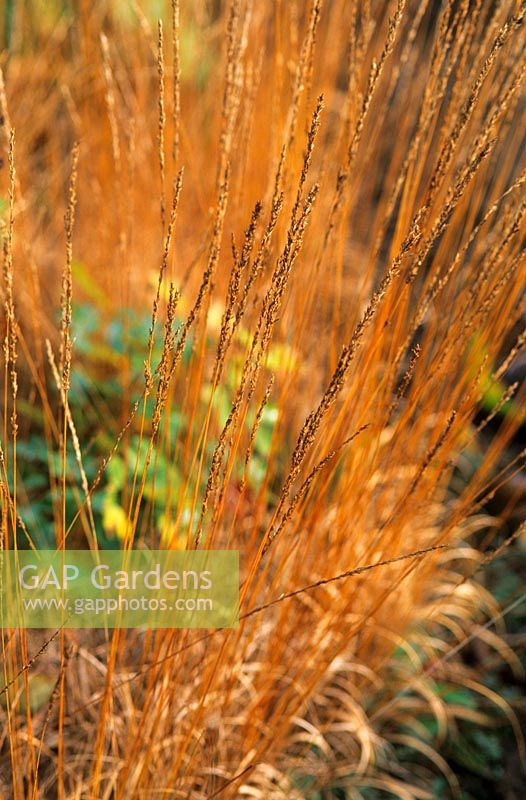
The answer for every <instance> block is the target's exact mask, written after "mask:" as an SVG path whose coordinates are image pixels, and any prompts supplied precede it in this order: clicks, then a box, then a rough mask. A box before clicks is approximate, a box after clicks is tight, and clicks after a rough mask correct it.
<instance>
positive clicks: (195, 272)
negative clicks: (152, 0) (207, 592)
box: [0, 0, 526, 800]
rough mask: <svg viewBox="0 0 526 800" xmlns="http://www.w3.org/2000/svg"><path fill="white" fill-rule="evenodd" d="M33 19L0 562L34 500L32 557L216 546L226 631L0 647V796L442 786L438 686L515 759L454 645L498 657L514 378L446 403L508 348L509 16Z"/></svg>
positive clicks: (390, 5)
mask: <svg viewBox="0 0 526 800" xmlns="http://www.w3.org/2000/svg"><path fill="white" fill-rule="evenodd" d="M8 5H9V8H11V6H12V4H11V3H9V4H8ZM17 5H18V4H15V7H16V6H17ZM65 5H66V11H64V9H62V7H61V9H58V8H57V9H55V6H54V4H49V8H48V9H47V11H46V13H45V14H44V12H42V17H41V18H39V12H38V9H39V8H40V4H39V3H37V2H31V3H28V4H26V5H24V6H23V8H22V4H21V5H20V10H19V11H17V13H16V14H15V17H14V22H13V21H11V23H10V25H11V26H12V29H10V30H11V34H10V36H11V38H10V39H9V41H8V38H7V36H6V34H5V32H4V34H5V35H4V38H5V41H6V42H8V44H9V48H7V49H6V50H5V51H4V53H3V55H2V57H1V60H0V65H1V72H0V106H1V115H2V126H1V128H0V144H1V148H2V151H3V153H4V154H5V155H4V166H3V168H2V169H1V170H0V198H1V199H2V201H3V202H2V205H1V206H0V215H1V220H2V237H3V284H2V300H3V307H4V309H5V320H4V323H3V335H4V369H3V412H2V420H1V421H2V428H1V437H2V438H1V442H0V445H1V451H0V457H1V458H0V481H1V498H2V547H3V548H9V547H14V546H15V544H16V543H18V546H24V547H27V546H33V545H34V543H35V542H36V540H37V539H38V536H39V534H40V533H41V532H40V531H38V530H35V529H34V528H32V524H31V519H32V517H31V513H27V514H26V513H25V512H24V510H23V509H24V508H31V504H36V503H37V501H38V502H40V501H43V498H44V499H45V498H47V500H46V502H49V508H50V511H49V524H50V526H51V527H50V529H51V530H52V532H53V541H52V546H57V547H61V548H62V547H65V546H68V547H73V548H75V547H76V548H82V547H84V548H87V547H97V546H98V544H97V542H100V534H101V532H103V533H104V535H105V536H106V537H107V538H110V539H112V541H113V542H114V543H118V545H119V546H122V547H158V548H181V549H185V548H186V549H192V548H210V549H230V548H233V549H237V550H239V552H240V565H241V588H240V624H239V626H238V627H237V628H235V629H231V630H210V631H191V630H176V629H173V630H156V631H146V632H145V631H140V630H114V631H110V632H104V631H73V630H71V631H70V630H61V631H59V632H56V631H50V632H49V633H48V632H44V633H42V635H40V634H39V633H36V632H34V631H22V630H21V631H12V630H3V631H2V664H3V683H2V685H3V687H4V689H3V693H2V695H3V699H2V702H1V705H0V719H1V724H0V795H1V796H2V797H5V798H13V799H14V800H21V798H32V799H34V800H36V798H48V797H56V798H58V799H59V800H65V799H66V798H71V799H73V798H108V799H109V798H116V799H117V798H118V799H119V800H128V799H130V800H131V799H132V798H154V797H160V796H163V795H165V796H167V797H171V798H190V797H191V798H195V800H200V799H201V798H203V800H204V798H212V797H222V798H225V799H226V798H229V797H231V798H233V797H241V798H298V800H301V798H315V797H321V795H318V794H316V792H317V791H318V790H321V789H327V788H328V787H333V788H334V787H339V788H340V789H341V790H342V791H345V792H346V794H345V795H344V796H346V797H349V798H351V797H352V798H355V797H356V798H357V797H360V796H363V794H362V793H363V792H364V791H365V788H366V787H369V788H372V789H376V790H378V791H384V792H391V793H392V794H394V795H395V796H397V797H414V798H426V797H432V796H433V795H432V794H431V793H430V791H429V789H428V787H427V786H426V783H425V781H423V780H422V779H421V777H420V776H419V774H417V773H415V774H400V773H399V772H397V771H396V770H395V769H394V768H393V760H392V748H393V746H394V745H396V744H404V745H407V746H409V747H414V748H415V749H416V750H418V751H419V752H420V753H421V755H422V756H423V757H425V758H427V759H428V760H429V761H430V763H431V764H432V765H433V766H434V768H435V769H436V770H438V771H439V772H442V773H443V774H445V776H446V778H447V780H448V782H449V785H450V788H451V791H452V792H453V794H455V793H457V795H458V792H459V789H458V781H457V778H456V777H455V775H454V774H453V772H452V771H451V769H450V767H449V766H448V764H447V763H446V762H445V760H444V759H443V757H442V756H441V755H440V753H439V752H438V749H439V745H440V742H441V741H443V740H444V739H445V737H446V736H447V735H448V731H449V730H451V729H452V728H454V727H455V725H456V723H457V721H458V720H459V719H470V720H471V721H473V720H475V721H476V722H478V723H480V724H482V723H483V722H484V720H485V719H486V718H487V716H489V713H490V712H489V710H488V711H487V714H485V713H483V712H479V711H473V710H472V709H470V708H467V707H462V706H460V705H458V706H454V705H453V706H452V705H448V704H447V703H446V702H445V701H444V700H443V699H442V698H441V697H440V694H439V693H438V692H437V688H436V687H437V686H438V685H439V684H440V683H450V684H455V685H457V684H458V685H461V686H464V687H469V688H470V689H472V690H473V691H474V692H477V693H479V694H480V695H481V697H482V698H483V700H484V702H486V703H487V705H488V709H489V707H490V706H491V705H493V706H496V707H498V708H500V709H501V710H504V712H505V713H506V714H507V715H508V717H509V720H510V721H511V724H512V725H513V726H514V730H515V732H516V735H517V740H518V743H519V749H520V750H521V752H522V749H523V744H522V739H521V733H520V725H519V722H518V720H517V717H516V716H515V714H514V712H513V710H512V709H511V708H510V707H509V706H508V705H507V704H506V703H505V702H504V701H503V700H502V699H501V698H500V697H499V695H498V694H497V693H495V692H494V691H493V690H491V689H490V688H488V687H487V686H485V685H484V683H483V681H482V680H481V679H480V675H478V674H477V672H476V670H475V669H474V668H472V667H469V666H468V665H467V664H466V663H465V662H464V661H463V660H462V659H461V652H462V650H463V648H464V647H465V646H466V645H467V644H469V643H470V642H471V641H473V639H474V638H475V637H478V638H480V639H481V640H482V641H484V642H485V643H486V644H487V645H488V646H489V647H490V648H493V649H495V650H496V651H497V652H498V653H499V655H500V656H501V657H502V658H504V659H505V660H507V661H508V662H509V663H510V666H511V667H512V669H514V670H517V671H519V670H520V662H519V660H518V657H517V655H516V654H515V653H514V652H513V651H512V650H511V649H510V648H509V646H508V645H507V644H506V643H505V641H504V639H503V638H499V636H498V634H499V633H500V634H502V633H503V627H502V624H501V620H502V618H503V615H505V613H506V611H507V609H508V607H510V608H511V606H512V605H513V603H515V602H516V600H517V598H515V597H513V598H511V599H510V600H509V603H508V604H507V605H506V604H505V605H504V608H502V607H499V605H498V604H497V602H496V601H495V600H494V599H493V598H492V597H491V595H490V594H489V592H487V591H486V589H485V588H484V587H483V585H482V584H481V583H480V582H479V580H478V579H479V577H480V571H477V570H479V567H480V568H481V565H482V566H484V564H487V563H488V560H489V559H492V558H494V557H495V551H494V549H492V548H495V547H498V546H497V545H495V544H494V543H493V544H492V537H493V536H494V535H496V532H497V531H498V529H499V527H502V526H503V525H504V524H506V523H507V522H509V520H510V519H511V518H512V517H513V514H514V509H515V508H516V507H517V505H518V503H519V502H520V500H521V498H520V496H519V493H518V492H515V493H513V492H511V494H510V498H509V500H508V502H507V504H506V506H505V508H504V509H503V510H502V513H501V515H500V517H499V518H498V519H497V520H496V521H495V520H492V519H490V518H489V516H488V513H487V508H486V505H487V502H488V500H489V499H490V498H492V497H494V496H495V493H496V492H497V491H499V489H501V487H502V486H503V485H505V484H508V483H509V482H510V481H511V480H512V479H513V478H515V477H516V476H517V474H519V473H520V471H521V469H522V468H523V465H524V450H522V451H518V452H515V451H512V450H511V449H510V448H512V446H514V442H515V441H516V438H517V434H518V432H519V431H520V430H521V427H522V428H523V426H524V411H523V408H524V406H523V405H522V404H521V403H522V401H523V400H524V391H525V390H524V385H523V384H522V385H521V384H520V383H519V382H516V383H514V384H513V386H512V387H511V388H510V389H508V390H507V393H505V394H502V392H501V394H500V395H499V396H498V399H497V401H496V405H495V406H494V408H493V410H492V411H490V410H487V411H486V418H485V419H481V418H480V409H481V408H483V407H484V405H483V402H484V398H486V397H487V396H488V394H489V393H491V391H492V390H495V389H498V387H499V385H500V381H501V378H502V376H503V375H504V373H505V372H506V370H507V369H508V368H509V366H510V364H511V363H512V362H513V360H514V359H515V358H516V357H517V356H518V355H520V354H521V352H522V351H523V348H524V344H525V333H524V314H525V306H524V285H525V277H526V270H525V250H524V234H525V216H526V196H525V185H526V171H525V170H526V165H525V163H524V152H525V151H524V129H525V123H526V97H525V94H524V75H525V72H526V46H525V44H526V43H525V37H524V30H525V25H524V17H525V14H526V4H525V3H524V2H517V1H516V0H504V1H503V2H499V3H492V2H474V3H469V2H465V1H464V0H461V1H460V2H455V1H454V0H444V2H442V3H441V4H438V3H431V2H429V0H418V2H417V0H396V1H394V0H385V2H384V1H383V0H382V2H380V0H378V1H376V0H375V2H363V3H362V2H356V0H331V2H329V0H325V2H322V0H301V1H299V2H298V0H294V1H292V0H291V2H276V3H274V2H268V1H267V0H261V1H260V2H253V0H230V2H214V3H208V2H204V0H196V2H193V3H178V2H177V0H173V3H172V5H171V7H170V8H166V9H165V12H166V13H165V14H164V16H163V18H162V20H161V21H160V22H159V23H158V26H157V27H156V23H154V22H153V20H152V19H151V15H149V10H148V8H147V4H145V3H143V4H142V6H141V4H139V3H132V4H125V3H123V4H121V3H119V2H115V3H106V2H101V3H97V4H95V3H87V2H82V1H81V2H79V3H76V4H72V6H71V9H70V8H69V4H65ZM24 9H25V10H24ZM76 303H78V304H81V303H89V304H91V306H90V307H91V308H92V309H93V313H95V309H96V312H97V315H98V316H97V317H96V319H95V317H94V318H93V319H94V320H95V322H94V328H95V330H94V332H93V331H92V333H90V334H89V335H90V336H91V337H94V340H95V341H96V342H97V344H96V348H97V349H96V351H95V354H94V355H93V354H86V350H85V349H84V345H85V339H84V338H83V337H84V336H87V335H88V334H85V333H83V330H84V329H82V328H76V325H77V321H76ZM122 310H124V312H125V313H124V320H125V321H124V324H123V327H122V334H121V339H122V341H121V340H119V342H120V344H119V346H118V347H117V345H112V347H108V345H107V344H105V343H104V341H103V337H102V331H103V330H104V329H105V328H107V327H108V326H109V325H111V324H112V323H114V322H115V321H116V320H117V318H118V314H119V313H121V311H122ZM145 311H147V312H148V314H149V315H150V316H149V317H148V319H149V323H148V326H147V328H146V329H145V337H144V341H143V342H142V345H143V350H142V351H141V353H140V354H139V355H140V359H139V360H140V361H141V369H140V370H139V371H137V370H136V369H135V368H134V363H135V362H134V361H133V357H134V356H135V357H136V356H137V353H136V352H135V353H134V352H133V348H134V347H135V345H133V346H130V342H131V343H133V341H134V340H133V338H132V334H131V330H132V328H133V325H134V324H135V323H136V321H137V320H138V319H139V318H140V317H141V315H143V314H144V312H145ZM57 320H58V321H57ZM90 330H91V329H90ZM97 333H99V334H100V338H99V339H97ZM121 344H122V347H121ZM142 345H141V346H142ZM112 348H113V349H112ZM119 348H120V349H119ZM55 353H56V355H55ZM83 360H86V363H87V362H88V360H89V363H91V364H92V369H93V374H94V375H95V374H96V375H97V380H98V381H99V383H98V384H97V387H100V386H105V385H107V386H109V385H110V384H111V386H112V387H114V388H113V389H112V391H113V394H112V395H111V398H112V399H111V400H108V397H109V396H110V395H108V396H105V395H104V390H102V389H100V388H97V387H96V386H95V383H93V385H91V384H90V383H89V382H88V383H87V384H83V386H84V388H83V390H82V392H83V393H82V402H81V403H80V404H79V403H78V402H76V401H75V398H74V396H73V390H74V388H75V386H76V385H77V384H76V383H75V380H76V375H75V373H76V372H77V376H78V375H80V374H81V369H82V366H83ZM93 365H94V366H93ZM115 387H116V388H115ZM219 406H220V407H221V412H220V413H219V412H218V407H219ZM509 407H512V408H513V409H514V411H513V413H506V414H505V415H504V414H503V413H502V412H503V409H504V408H506V409H508V408H509ZM495 418H498V419H499V421H500V424H499V425H498V426H497V427H496V428H495V427H494V425H493V423H494V421H495ZM174 419H179V420H180V422H179V423H178V424H177V425H175V424H174V422H173V420H174ZM483 429H484V432H485V433H486V434H488V432H489V431H490V430H492V431H494V434H493V436H492V437H491V438H489V437H488V438H487V439H486V440H485V442H486V444H485V445H484V447H483V448H482V451H481V453H480V458H479V459H478V463H477V464H476V467H474V468H473V469H472V470H471V471H470V474H469V475H468V477H467V478H466V480H465V481H462V482H461V485H460V486H459V482H458V480H456V481H455V476H458V471H459V464H462V463H464V462H463V459H464V458H465V457H466V454H467V453H469V452H470V448H472V446H473V442H474V441H476V440H477V436H479V435H480V434H481V433H482V430H483ZM35 430H38V431H40V433H41V438H40V439H39V441H40V442H41V444H42V446H43V448H44V451H45V455H44V461H47V463H46V468H45V470H41V472H40V473H39V474H40V476H41V474H42V471H43V472H45V475H44V477H45V481H44V486H43V487H42V486H41V485H40V484H39V487H40V488H39V489H38V490H35V489H33V488H32V486H31V484H30V482H28V479H27V475H28V472H27V469H26V466H25V465H24V464H21V458H22V456H20V455H18V456H17V451H18V450H19V449H20V443H23V442H26V441H33V442H34V441H35V439H34V433H35ZM81 431H82V432H84V433H80V432H81ZM265 431H266V432H267V434H266V436H267V438H266V440H265V442H266V443H265V448H264V449H262V447H261V446H260V442H261V441H262V435H263V433H264V432H265ZM32 436H33V439H31V437H32ZM33 446H35V445H33ZM23 452H24V453H25V456H24V458H25V459H28V458H29V456H28V450H27V448H25V449H24V450H23ZM93 453H96V454H101V456H100V458H99V459H98V461H97V464H96V469H95V472H94V474H93V475H89V470H88V468H87V463H88V460H89V459H92V458H93ZM262 453H263V455H262ZM510 453H512V454H511V455H510ZM56 455H58V458H55V456H56ZM69 456H71V458H69ZM32 457H33V456H32V455H31V458H32ZM116 465H121V468H122V470H124V474H125V477H124V478H122V480H121V482H120V483H119V484H118V491H117V490H116V489H115V486H117V484H116V483H115V481H116V480H117V479H116V478H115V474H116V472H115V470H116ZM453 485H454V486H455V487H456V488H455V490H452V486H453ZM161 492H162V494H161ZM161 496H162V498H163V499H162V506H163V507H162V513H159V510H158V504H159V502H160V500H159V498H160V497H161ZM99 501H100V502H99ZM110 501H111V502H110ZM101 509H102V510H101ZM477 531H483V533H484V535H483V536H482V537H481V538H482V539H483V545H482V546H481V547H480V548H478V547H475V545H474V544H473V540H474V539H475V537H476V534H477ZM521 531H522V532H521ZM522 534H523V529H519V531H518V532H517V531H516V532H515V533H513V534H512V537H511V538H513V539H514V540H516V539H518V538H519V537H520V536H521V535H522ZM510 541H511V539H510ZM22 543H23V544H22ZM508 544H509V542H508ZM497 551H498V552H500V550H497ZM494 624H495V625H496V628H497V633H494V632H493V627H492V626H493V625H494ZM395 652H396V654H395ZM39 685H40V686H44V687H47V691H46V692H44V699H43V700H42V701H40V702H38V701H37V700H36V699H35V697H36V695H37V693H38V686H39ZM422 713H429V714H431V715H432V716H433V717H434V719H435V720H436V724H437V728H438V733H437V735H436V737H435V739H433V741H431V740H430V741H427V740H426V739H425V736H423V734H422V730H421V724H420V723H419V715H422ZM408 731H411V733H410V732H408ZM335 796H336V795H335ZM340 796H342V795H340Z"/></svg>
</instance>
